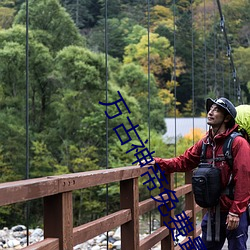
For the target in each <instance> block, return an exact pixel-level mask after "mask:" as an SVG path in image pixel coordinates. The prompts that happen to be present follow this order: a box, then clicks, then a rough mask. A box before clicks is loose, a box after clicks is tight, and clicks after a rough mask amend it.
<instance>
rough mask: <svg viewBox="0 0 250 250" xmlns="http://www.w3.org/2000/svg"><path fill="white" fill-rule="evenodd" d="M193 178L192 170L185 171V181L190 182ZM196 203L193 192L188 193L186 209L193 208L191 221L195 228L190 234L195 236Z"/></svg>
mask: <svg viewBox="0 0 250 250" xmlns="http://www.w3.org/2000/svg"><path fill="white" fill-rule="evenodd" d="M191 180H192V172H186V173H185V183H186V184H190V183H191ZM195 207H196V203H195V200H194V196H193V192H191V193H188V194H186V195H185V210H191V211H192V217H191V218H190V220H189V221H190V222H192V223H193V228H194V230H193V231H192V232H190V234H189V236H192V237H193V238H195V237H197V236H198V235H196V208H195Z"/></svg>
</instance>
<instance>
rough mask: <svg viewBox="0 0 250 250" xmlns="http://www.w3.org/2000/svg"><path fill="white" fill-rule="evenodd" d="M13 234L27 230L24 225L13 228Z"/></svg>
mask: <svg viewBox="0 0 250 250" xmlns="http://www.w3.org/2000/svg"><path fill="white" fill-rule="evenodd" d="M11 230H12V231H13V232H20V231H23V230H26V227H25V226H24V225H17V226H14V227H12V228H11Z"/></svg>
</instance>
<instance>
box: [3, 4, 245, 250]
mask: <svg viewBox="0 0 250 250" xmlns="http://www.w3.org/2000/svg"><path fill="white" fill-rule="evenodd" d="M104 2H105V4H104V9H105V10H106V13H107V2H108V1H107V0H106V1H104ZM205 2H206V1H204V5H205ZM216 2H217V6H218V11H219V15H220V20H219V25H220V29H221V32H222V34H223V37H224V40H225V43H226V49H227V51H226V53H227V57H228V59H229V64H230V70H231V72H232V80H233V84H234V90H235V91H234V94H233V95H234V97H235V98H236V99H237V101H238V102H239V103H242V93H241V86H240V82H239V79H238V76H237V73H236V67H235V63H234V58H233V53H232V49H231V45H230V42H229V38H228V34H227V27H226V23H225V18H224V16H223V13H222V8H221V4H220V1H219V0H217V1H216ZM28 3H29V1H28V0H26V143H27V144H26V179H25V180H19V181H12V182H6V183H1V184H0V206H7V205H13V204H20V203H26V204H27V209H28V204H29V202H31V201H34V200H37V199H41V200H42V204H43V209H42V210H43V219H42V220H43V227H44V240H42V241H40V242H37V243H34V244H31V245H28V246H26V247H25V248H23V249H25V250H35V249H36V250H72V249H73V248H74V247H75V246H76V245H78V244H81V243H83V242H86V241H88V240H90V239H93V238H94V237H96V236H98V235H100V234H107V235H108V232H109V231H111V230H114V228H117V227H120V228H121V249H122V250H149V249H151V248H153V247H154V246H155V245H156V244H160V246H161V249H162V250H181V249H182V248H181V246H182V245H183V246H184V244H185V242H188V241H194V240H195V239H197V238H198V237H199V236H200V235H201V225H200V223H199V220H198V219H197V218H198V217H199V218H200V217H201V216H202V215H203V214H204V213H205V212H206V210H205V209H202V208H201V207H199V206H198V205H197V204H196V203H195V200H194V196H193V193H192V185H191V177H192V173H191V172H187V173H185V175H184V177H183V179H184V184H183V185H181V186H178V187H176V179H175V176H174V174H167V175H164V176H165V177H163V175H162V174H158V176H159V178H161V179H163V178H166V180H167V181H166V182H162V187H161V189H160V192H163V191H164V189H167V190H171V191H173V193H174V194H175V196H176V198H178V199H182V200H183V204H184V206H183V207H184V208H183V213H185V215H186V216H187V217H188V218H189V221H190V223H191V224H192V230H190V232H188V233H187V235H186V236H185V238H184V239H183V241H182V242H178V244H176V241H175V236H174V235H173V232H172V230H171V229H172V228H174V223H173V220H171V219H173V218H175V216H176V213H177V212H176V209H171V210H170V211H169V210H168V207H167V206H165V207H163V208H162V213H160V212H159V216H160V225H159V227H158V228H156V229H155V230H154V231H151V229H150V233H149V234H148V236H147V237H145V238H143V239H140V235H139V232H140V227H141V225H140V216H143V215H145V214H150V213H151V212H152V211H154V210H156V209H157V208H158V206H159V204H158V203H157V201H156V200H154V199H152V198H149V199H146V200H140V193H139V179H140V178H141V176H142V175H145V174H147V173H148V175H150V174H154V171H153V169H152V168H150V167H149V166H144V167H140V166H135V165H132V166H123V167H122V166H120V167H118V168H113V169H110V168H109V166H108V165H109V164H108V140H109V138H108V136H109V133H108V131H109V127H108V119H106V156H107V159H106V169H103V170H94V171H86V172H77V173H71V174H62V175H53V176H46V177H42V178H30V177H29V165H30V163H29V147H30V145H29V140H30V138H29V136H30V134H29V133H30V130H29V91H28V90H29V88H30V86H29V60H28V58H29V56H28V55H29V33H28V31H29V21H28V20H29V9H28ZM175 5H176V3H175V1H173V9H174V18H175ZM191 5H192V1H191ZM147 6H148V13H150V1H147ZM192 15H193V13H192ZM204 16H205V14H204ZM147 17H148V44H150V29H151V27H150V15H149V14H148V16H147ZM106 19H107V16H106ZM175 21H176V20H174V22H175ZM192 21H193V20H192ZM192 23H193V22H192ZM173 28H174V29H175V28H176V26H175V23H174V25H173ZM105 30H108V24H107V23H106V22H105ZM107 35H108V34H107V33H105V37H104V39H105V46H106V48H105V49H106V53H105V63H106V68H108V40H107ZM193 35H194V34H193V33H192V72H191V74H192V90H191V92H192V100H193V107H192V108H193V113H195V112H194V99H195V93H194V89H195V83H194V65H193V62H194V58H193V57H194V40H193V39H194V37H193ZM175 42H176V37H175V30H174V38H173V44H174V45H175ZM205 42H206V41H205ZM205 42H204V43H205ZM150 53H151V52H150V45H149V46H148V58H147V59H148V79H150V74H151V72H150V64H151V58H150ZM175 53H176V51H175V46H174V58H173V61H174V65H173V66H174V69H173V72H174V73H173V75H172V79H173V82H174V94H175V96H176V91H177V86H176V68H177V61H176V58H177V56H176V54H175ZM204 58H205V59H204V62H205V63H206V46H205V53H204ZM204 72H205V73H204V74H205V76H204V79H205V85H206V69H205V70H204ZM104 77H105V83H106V103H108V88H109V86H108V81H109V79H108V77H109V75H108V72H107V70H106V75H105V76H104ZM206 91H207V90H206V87H205V92H206ZM150 94H151V93H150V80H148V136H149V144H150V129H151V120H150V117H151V114H150V99H151V95H150ZM205 94H207V93H205ZM174 105H175V108H176V105H177V103H176V102H175V104H174ZM106 111H107V109H106ZM173 119H174V121H173V122H174V123H175V122H176V119H177V118H176V109H175V118H173ZM191 119H192V118H191ZM193 119H194V118H193ZM173 127H174V128H175V129H174V132H175V136H174V140H175V141H172V143H175V144H176V137H177V134H176V124H174V125H173ZM112 183H118V186H119V196H120V209H119V210H117V211H116V212H113V213H110V212H109V211H107V214H106V215H105V216H103V217H100V218H98V219H96V220H92V221H90V222H87V223H84V224H81V225H78V226H74V202H73V192H75V191H79V190H83V189H88V188H92V187H99V186H102V185H106V187H107V195H108V186H109V185H110V184H112ZM145 189H146V187H145ZM164 197H165V198H167V194H165V195H163V199H164ZM155 199H160V197H159V196H156V197H155ZM108 205H109V204H108V201H107V207H108ZM158 209H159V208H158ZM164 215H167V216H164ZM28 216H29V213H28V211H27V217H28ZM150 223H151V222H150ZM166 225H169V227H167V226H166ZM27 235H28V234H27ZM248 243H249V242H248ZM248 247H249V249H250V243H249V244H248ZM107 249H108V245H107ZM223 249H227V242H226V243H225V245H224V248H223Z"/></svg>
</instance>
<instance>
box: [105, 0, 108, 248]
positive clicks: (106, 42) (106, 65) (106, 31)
mask: <svg viewBox="0 0 250 250" xmlns="http://www.w3.org/2000/svg"><path fill="white" fill-rule="evenodd" d="M104 25H105V27H104V29H105V38H104V40H105V41H104V42H105V45H104V46H105V84H106V103H108V79H109V75H108V0H105V23H104ZM106 113H108V106H106ZM108 120H109V119H108V117H107V116H106V169H108V168H109V161H108V156H109V154H108V146H109V143H108V139H109V133H108V129H109V124H108ZM108 212H109V186H108V184H106V215H108ZM108 242H109V241H108V232H107V249H108Z"/></svg>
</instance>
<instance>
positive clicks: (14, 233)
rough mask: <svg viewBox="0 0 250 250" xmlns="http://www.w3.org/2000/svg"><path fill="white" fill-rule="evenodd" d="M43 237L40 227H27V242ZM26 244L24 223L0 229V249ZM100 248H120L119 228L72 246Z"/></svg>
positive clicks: (85, 249)
mask: <svg viewBox="0 0 250 250" xmlns="http://www.w3.org/2000/svg"><path fill="white" fill-rule="evenodd" d="M146 236H147V234H142V235H140V238H141V239H142V238H144V237H146ZM43 239H44V235H43V230H42V229H41V228H36V229H29V244H33V243H36V242H39V241H41V240H43ZM26 246H27V229H26V227H25V226H24V225H17V226H14V227H12V228H10V229H9V228H7V227H5V228H3V229H1V230H0V249H8V250H15V249H22V248H24V247H26ZM101 249H103V250H104V249H112V250H119V249H121V232H120V228H117V229H116V230H114V231H109V232H108V237H107V234H101V235H99V236H97V237H95V238H93V239H91V240H89V241H87V242H84V243H83V244H79V245H77V246H75V247H74V250H101ZM152 250H160V245H158V246H155V247H154V248H152Z"/></svg>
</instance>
